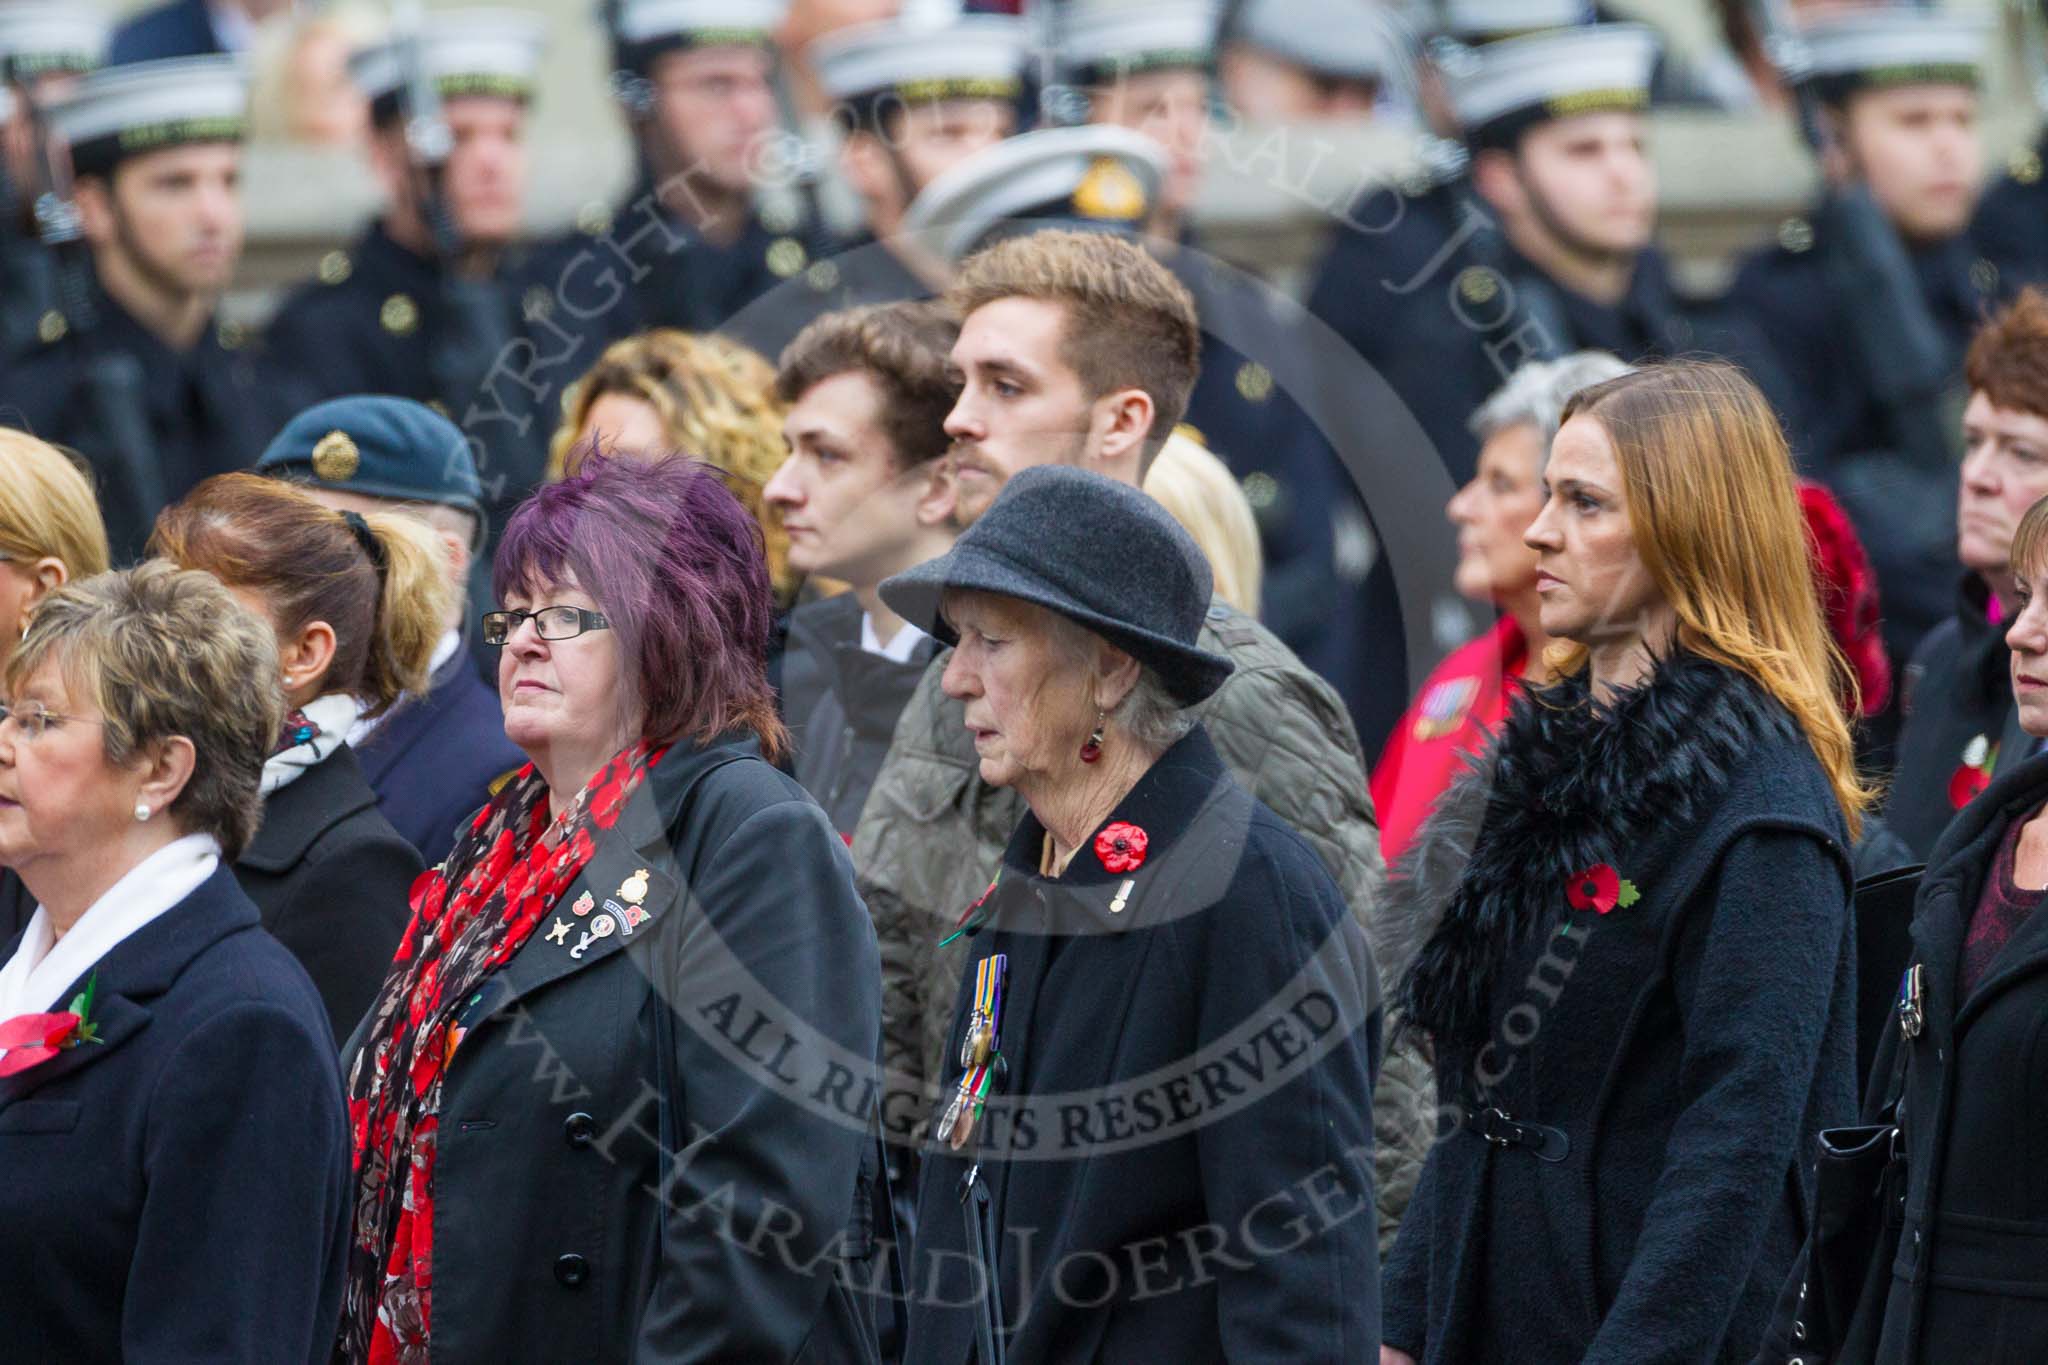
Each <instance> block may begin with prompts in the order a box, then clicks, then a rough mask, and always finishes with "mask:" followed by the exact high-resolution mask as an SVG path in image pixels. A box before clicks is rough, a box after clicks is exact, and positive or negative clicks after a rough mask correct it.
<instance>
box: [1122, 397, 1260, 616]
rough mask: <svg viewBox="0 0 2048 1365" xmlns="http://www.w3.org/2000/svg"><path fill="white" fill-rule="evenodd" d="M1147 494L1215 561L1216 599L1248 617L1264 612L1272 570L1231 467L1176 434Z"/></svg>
mask: <svg viewBox="0 0 2048 1365" xmlns="http://www.w3.org/2000/svg"><path fill="white" fill-rule="evenodd" d="M1145 491H1146V492H1147V493H1150V494H1151V495H1152V498H1153V501H1155V502H1157V503H1159V504H1160V505H1162V506H1163V507H1165V508H1166V510H1167V511H1168V512H1171V513H1172V514H1173V519H1174V520H1175V521H1177V522H1179V523H1180V525H1181V529H1182V530H1184V531H1186V532H1187V533H1188V535H1190V536H1191V537H1193V538H1194V542H1195V544H1197V545H1199V546H1201V548H1202V553H1203V554H1205V555H1207V556H1208V557H1209V571H1210V572H1211V573H1212V574H1214V575H1215V576H1216V595H1217V596H1218V597H1220V598H1222V599H1223V600H1224V601H1226V602H1228V603H1229V604H1230V605H1231V606H1233V607H1236V608H1237V609H1238V610H1239V611H1241V612H1243V613H1244V614H1245V615H1247V616H1257V615H1258V614H1259V584H1260V580H1261V579H1263V578H1264V576H1265V572H1266V562H1265V557H1264V555H1263V554H1262V553H1261V552H1260V550H1259V524H1258V522H1257V521H1256V520H1255V519H1254V518H1253V516H1252V505H1251V504H1250V503H1249V502H1247V501H1245V496H1244V489H1243V488H1241V487H1239V486H1238V482H1237V480H1236V479H1235V478H1233V477H1231V473H1230V467H1229V466H1228V465H1226V464H1224V463H1223V461H1221V460H1219V459H1217V458H1216V456H1215V455H1214V454H1212V453H1211V452H1210V450H1209V447H1207V446H1205V445H1203V444H1202V443H1201V442H1200V441H1197V440H1196V439H1194V438H1193V437H1192V436H1189V435H1187V434H1185V433H1184V432H1181V431H1176V432H1175V433H1174V434H1173V435H1171V436H1169V437H1167V438H1166V444H1165V445H1163V446H1161V447H1160V448H1159V456H1158V458H1157V459H1155V460H1153V461H1152V468H1151V469H1150V470H1149V471H1147V472H1146V474H1145Z"/></svg>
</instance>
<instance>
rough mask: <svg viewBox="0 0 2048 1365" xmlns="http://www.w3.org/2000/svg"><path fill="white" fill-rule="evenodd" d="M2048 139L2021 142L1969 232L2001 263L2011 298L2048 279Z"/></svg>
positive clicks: (2002, 289) (2001, 280)
mask: <svg viewBox="0 0 2048 1365" xmlns="http://www.w3.org/2000/svg"><path fill="white" fill-rule="evenodd" d="M2044 151H2048V140H2044V141H2042V142H2039V143H2036V144H2035V145H2034V146H2031V147H2022V148H2021V149H2020V150H2018V151H2017V152H2014V153H2013V154H2012V158H2011V160H2009V161H2008V162H2007V163H2006V168H2005V175H2004V176H2003V177H2001V178H2000V180H1999V181H1998V183H1997V184H1995V185H1993V186H1992V187H1991V189H1990V190H1989V191H1988V192H1986V194H1985V195H1984V198H1983V200H1982V202H1980V203H1979V204H1978V205H1977V218H1976V221H1975V222H1974V223H1972V224H1971V226H1970V236H1971V238H1972V240H1973V241H1975V243H1976V245H1977V250H1979V251H1981V252H1982V253H1984V259H1985V260H1986V261H1989V262H1990V263H1991V265H1992V266H1993V267H1994V268H1996V270H1997V272H1998V275H1997V280H1996V283H1997V287H1998V293H1999V295H2000V296H2001V297H2004V298H2010V297H2011V296H2013V295H2014V294H2017V293H2018V292H2019V291H2020V289H2021V288H2022V287H2023V286H2026V285H2029V284H2032V285H2042V284H2048V182H2044V181H2043V179H2042V174H2041V172H2042V153H2043V152H2044Z"/></svg>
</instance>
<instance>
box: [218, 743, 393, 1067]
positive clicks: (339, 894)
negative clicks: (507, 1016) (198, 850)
mask: <svg viewBox="0 0 2048 1365" xmlns="http://www.w3.org/2000/svg"><path fill="white" fill-rule="evenodd" d="M421 867H422V865H421V863H420V855H419V854H418V852H416V851H415V850H414V848H413V846H412V845H411V844H409V843H407V842H406V841H405V840H404V839H402V838H400V837H399V834H398V831H397V830H395V829H393V828H391V822H390V821H389V820H386V819H385V818H384V817H383V816H382V815H381V814H379V813H378V810H377V796H376V793H374V792H372V791H371V790H370V786H369V784H368V783H367V782H365V781H364V780H363V770H362V765H361V764H360V763H359V762H358V761H357V759H356V756H355V753H354V751H352V750H351V749H350V748H349V747H348V746H347V745H346V744H344V745H342V746H341V747H340V748H339V749H336V750H335V751H334V752H333V753H332V754H330V755H328V757H327V758H326V759H325V760H323V761H322V762H320V763H317V764H315V765H314V766H313V767H311V768H309V769H307V770H306V771H305V772H303V773H301V774H300V775H299V777H298V779H297V780H296V781H294V782H292V783H290V784H288V785H286V786H283V787H279V788H278V789H277V790H276V791H274V792H272V793H271V794H270V795H269V796H267V797H265V798H264V801H263V824H262V826H261V827H260V828H258V829H257V831H256V837H255V838H254V839H252V840H250V841H249V846H248V847H247V848H245V849H243V850H242V856H241V857H240V858H239V859H237V860H236V862H235V877H236V879H237V880H239V881H240V882H241V883H242V890H244V891H246V892H247V893H248V894H249V899H250V900H252V901H254V902H256V908H257V910H258V911H260V912H261V913H262V915H263V927H264V928H265V929H268V930H269V931H270V932H271V933H273V934H275V935H276V936H277V940H278V942H280V943H282V944H284V946H285V947H287V948H289V949H291V950H292V954H293V956H295V957H297V958H298V959H299V961H300V963H301V964H303V965H304V966H305V968H306V971H307V973H308V974H309V975H311V976H312V978H313V984H314V985H315V986H317V987H318V988H319V990H320V998H321V999H322V1000H323V1001H325V1002H326V1004H327V1018H328V1021H329V1023H330V1024H331V1025H332V1027H333V1031H334V1036H335V1037H337V1038H346V1037H348V1035H349V1034H350V1033H352V1032H354V1030H355V1026H356V1023H357V1021H358V1020H360V1019H361V1018H362V1017H363V1013H364V1011H366V1010H368V1009H369V1008H370V1002H371V1001H373V1000H375V999H376V998H377V987H379V986H380V985H382V984H383V983H384V973H385V971H386V970H387V969H388V968H389V967H390V966H391V952H392V950H393V949H394V948H396V947H397V946H398V936H399V934H400V933H401V932H403V931H404V929H405V923H406V920H407V919H408V918H409V917H410V915H411V913H412V911H411V906H410V896H411V892H412V884H413V881H414V880H415V879H416V878H417V877H418V876H419V875H420V871H421Z"/></svg>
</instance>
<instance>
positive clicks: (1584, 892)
mask: <svg viewBox="0 0 2048 1365" xmlns="http://www.w3.org/2000/svg"><path fill="white" fill-rule="evenodd" d="M1564 898H1565V900H1566V901H1567V902H1569V903H1570V905H1571V907H1572V909H1574V910H1591V911H1593V912H1595V913H1596V914H1601V915H1604V914H1606V913H1607V912H1608V911H1610V910H1613V909H1616V908H1617V907H1618V908H1620V909H1623V910H1626V909H1628V908H1629V907H1630V906H1631V905H1634V904H1635V903H1636V902H1637V901H1639V900H1641V899H1642V892H1640V891H1638V890H1636V884H1635V883H1634V882H1632V881H1630V880H1628V879H1627V878H1626V877H1624V876H1622V875H1621V874H1620V873H1619V872H1616V871H1615V870H1614V867H1613V865H1612V864H1610V863H1600V864H1598V865H1597V866H1594V867H1589V868H1587V869H1586V870H1585V871H1584V872H1581V873H1579V874H1578V875H1577V876H1575V877H1573V878H1572V879H1571V880H1570V881H1568V882H1566V883H1565V888H1564Z"/></svg>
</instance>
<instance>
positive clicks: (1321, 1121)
mask: <svg viewBox="0 0 2048 1365" xmlns="http://www.w3.org/2000/svg"><path fill="white" fill-rule="evenodd" d="M1209 596H1210V574H1209V567H1208V564H1207V562H1206V561H1205V560H1203V558H1202V556H1201V552H1200V551H1199V550H1197V549H1196V547H1195V545H1194V543H1193V542H1192V541H1191V540H1190V539H1189V538H1188V536H1187V534H1186V532H1184V531H1183V530H1181V528H1180V527H1179V526H1178V525H1177V524H1176V523H1175V522H1174V521H1173V519H1172V518H1171V517H1170V516H1169V515H1168V514H1167V513H1166V511H1165V510H1164V509H1163V508H1161V507H1160V506H1159V505H1158V504H1157V503H1155V502H1153V501H1152V500H1151V499H1150V498H1147V497H1146V496H1145V495H1144V494H1142V493H1140V492H1138V491H1137V490H1136V489H1132V488H1129V487H1126V486H1124V485H1122V484H1118V483H1115V482H1113V481H1111V480H1109V479H1106V478H1103V477H1101V476H1100V475H1096V474H1092V473H1088V472H1085V471H1082V470H1078V469H1072V468H1066V467H1060V466H1047V467H1041V468H1036V469H1029V470H1025V471H1023V472H1022V473H1019V474H1017V475H1016V476H1014V477H1013V478H1012V479H1011V480H1010V481H1009V483H1008V485H1007V486H1006V487H1005V488H1004V490H1003V492H1002V494H1001V495H1000V496H999V497H998V498H997V499H996V501H995V503H994V504H993V505H992V506H991V507H990V509H989V510H988V511H987V512H986V513H984V514H983V515H982V517H981V518H980V519H979V520H977V521H976V522H975V524H974V525H973V526H972V527H970V528H969V529H968V531H967V532H966V534H964V535H963V536H962V537H961V538H960V540H959V541H958V542H957V543H956V544H955V546H954V548H953V549H952V550H951V551H950V552H949V553H947V554H946V555H944V556H943V557H941V558H939V559H936V560H933V561H931V562H930V563H928V564H924V565H921V566H919V567H918V568H916V569H913V570H911V571H909V572H908V573H904V574H900V575H898V576H897V577H895V578H892V579H889V580H888V581H886V582H885V583H883V585H882V597H883V600H884V601H886V602H887V603H888V604H889V605H890V607H892V608H893V609H894V610H896V611H897V612H899V613H901V614H902V615H903V616H904V618H905V619H906V620H910V621H913V622H917V623H919V624H925V623H929V624H930V627H931V628H932V629H933V630H934V632H935V633H937V634H939V635H940V636H941V637H942V638H945V639H947V640H948V641H951V642H957V643H956V644H955V648H954V650H953V654H952V657H951V659H950V660H949V662H948V664H947V666H946V671H945V688H946V690H947V692H948V693H950V694H952V695H953V696H955V697H958V698H960V699H962V700H963V701H965V703H966V720H967V724H968V726H969V728H971V729H972V730H973V732H974V745H975V750H976V752H977V754H978V755H979V757H980V764H981V775H982V777H983V778H984V780H986V781H988V782H990V783H992V784H994V785H997V786H1010V787H1014V788H1016V789H1017V791H1018V792H1019V793H1020V794H1021V795H1022V796H1023V797H1024V799H1025V801H1026V803H1027V805H1028V806H1029V808H1030V814H1029V815H1028V816H1027V817H1026V819H1025V820H1024V822H1023V824H1022V825H1021V826H1020V827H1019V828H1018V830H1017V831H1016V834H1015V836H1014V837H1013V838H1012V839H1011V841H1010V845H1009V848H1008V850H1007V851H1006V853H1005V854H1004V857H1003V861H1002V865H1001V868H1000V869H999V870H998V872H997V874H996V877H995V880H994V882H992V883H991V885H990V888H989V890H988V892H987V893H986V894H984V895H983V896H982V897H981V899H980V900H979V901H978V902H977V903H976V904H975V905H974V906H972V907H970V908H969V909H968V910H967V911H966V912H965V913H964V914H963V916H962V919H961V924H960V926H959V928H958V929H957V930H956V931H955V932H956V933H958V934H960V935H963V936H966V937H968V938H969V940H970V951H969V952H968V955H967V963H968V965H967V969H966V973H965V976H964V978H963V981H962V984H961V991H960V996H959V1000H958V1003H957V1004H956V1006H955V1009H954V1016H953V1024H952V1037H953V1039H954V1041H955V1044H956V1046H957V1055H949V1056H948V1058H947V1073H946V1076H945V1078H944V1084H943V1086H942V1090H941V1093H940V1094H939V1096H938V1097H937V1102H936V1105H935V1108H934V1122H933V1124H932V1127H931V1130H930V1141H929V1144H928V1148H927V1151H926V1156H925V1162H924V1170H923V1177H922V1182H921V1184H920V1186H919V1193H918V1221H917V1226H918V1243H917V1248H916V1258H917V1260H916V1264H915V1266H914V1267H913V1269H914V1273H913V1274H912V1275H911V1277H910V1282H911V1283H913V1284H915V1285H917V1286H918V1287H919V1292H917V1293H915V1294H913V1295H912V1296H911V1297H912V1303H911V1306H910V1310H909V1333H910V1336H909V1348H908V1358H909V1359H914V1360H945V1361H964V1360H966V1359H967V1358H968V1355H969V1352H970V1351H975V1352H978V1355H977V1357H976V1358H978V1359H980V1360H982V1361H992V1360H998V1359H1002V1360H1007V1361H1009V1362H1011V1363H1012V1365H1016V1363H1017V1362H1024V1361H1035V1360H1051V1359H1062V1360H1064V1359H1075V1358H1085V1359H1108V1360H1118V1359H1136V1358H1140V1357H1143V1358H1147V1359H1165V1360H1211V1359H1217V1360H1220V1359H1226V1358H1227V1359H1233V1360H1235V1359H1240V1358H1244V1359H1253V1358H1257V1359H1286V1360H1300V1361H1356V1360H1365V1359H1369V1358H1371V1356H1372V1353H1373V1352H1374V1351H1375V1350H1376V1349H1377V1345H1378V1332H1379V1307H1378V1291H1377V1286H1376V1282H1375V1279H1374V1275H1375V1271H1376V1266H1377V1258H1376V1252H1375V1236H1374V1218H1373V1212H1372V1209H1373V1192H1372V1087H1373V1077H1374V1072H1375V1070H1376V1067H1377V1060H1378V1055H1379V1010H1378V1000H1377V993H1376V988H1375V984H1374V981H1375V978H1374V973H1373V966H1372V961H1371V957H1370V954H1369V952H1368V951H1367V949H1366V946H1365V943H1364V941H1363V939H1362V937H1361V936H1360V935H1359V933H1358V930H1357V928H1356V925H1355V922H1354V921H1353V920H1352V919H1351V917H1350V915H1349V914H1348V913H1346V911H1345V908H1344V903H1343V900H1342V898H1341V897H1340V895H1339V894H1338V891H1337V888H1336V886H1335V884H1334V883H1332V881H1331V880H1330V877H1329V874H1328V873H1327V872H1326V871H1325V870H1324V868H1323V864H1322V862H1321V861H1320V860H1319V859H1318V858H1317V857H1316V855H1315V854H1314V852H1313V851H1311V850H1310V849H1309V847H1308V846H1307V845H1306V844H1305V843H1303V842H1302V840H1301V839H1300V838H1299V837H1298V836H1297V835H1296V834H1295V833H1294V832H1293V831H1292V830H1290V829H1289V828H1288V827H1287V826H1286V825H1284V824H1283V823H1282V822H1281V821H1280V820H1279V819H1278V818H1277V817H1276V816H1274V815H1273V814H1272V813H1271V812H1270V811H1268V810H1267V809H1266V808H1265V807H1263V806H1261V805H1260V804H1258V802H1256V801H1255V800H1254V799H1253V798H1252V797H1251V796H1250V795H1249V794H1247V793H1246V792H1245V791H1244V789H1243V788H1241V787H1240V786H1238V785H1237V783H1236V782H1235V781H1233V780H1232V779H1231V777H1230V776H1229V775H1228V773H1227V772H1226V771H1225V769H1224V766H1223V764H1222V762H1221V761H1220V760H1219V759H1218V758H1217V754H1216V750H1215V748H1214V746H1213V745H1212V744H1211V743H1210V741H1209V738H1208V736H1207V734H1206V733H1205V732H1204V731H1203V729H1202V727H1201V724H1200V722H1199V719H1198V717H1197V715H1196V713H1195V712H1194V711H1193V710H1191V709H1190V708H1193V707H1195V706H1196V705H1197V704H1198V703H1199V702H1201V701H1202V700H1203V699H1204V698H1205V697H1207V696H1208V695H1209V694H1210V693H1212V692H1213V691H1215V689H1216V688H1217V686H1218V685H1219V684H1221V682H1222V681H1223V679H1224V677H1225V676H1226V675H1227V674H1228V673H1229V671H1230V667H1231V665H1230V663H1229V661H1228V660H1225V659H1222V658H1219V657H1216V656H1214V655H1211V654H1208V653H1205V652H1204V651H1202V650H1199V649H1197V648H1196V647H1195V644H1194V641H1195V638H1196V633H1197V630H1198V628H1199V626H1200V624H1201V621H1202V615H1203V612H1204V611H1205V610H1206V609H1207V607H1208V603H1209ZM940 795H941V794H935V799H940ZM999 1350H1001V1351H1002V1352H1003V1353H1002V1354H998V1351H999Z"/></svg>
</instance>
